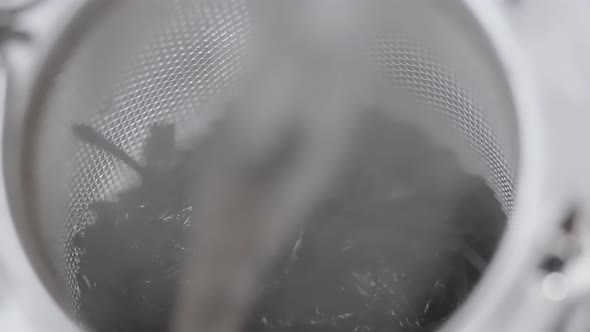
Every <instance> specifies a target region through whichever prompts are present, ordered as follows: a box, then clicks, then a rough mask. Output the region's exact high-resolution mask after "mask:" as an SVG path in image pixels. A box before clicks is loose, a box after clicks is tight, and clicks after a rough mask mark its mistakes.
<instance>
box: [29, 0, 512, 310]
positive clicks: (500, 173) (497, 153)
mask: <svg viewBox="0 0 590 332" xmlns="http://www.w3.org/2000/svg"><path fill="white" fill-rule="evenodd" d="M105 6H106V7H107V9H105V10H103V11H102V13H101V14H100V19H97V20H95V23H94V24H93V25H91V26H90V27H89V28H88V29H87V31H86V32H85V34H84V35H83V36H82V38H80V40H79V42H77V43H76V46H75V47H74V48H72V50H71V52H70V53H69V54H68V56H67V58H66V59H65V60H64V61H63V66H61V67H60V68H59V72H58V74H56V75H55V76H54V77H53V79H52V82H51V88H50V90H49V93H48V94H47V95H46V96H45V99H44V100H45V102H44V103H43V106H42V108H43V112H44V113H43V114H44V115H43V117H42V121H40V122H39V123H38V127H37V128H38V132H37V133H35V146H36V147H35V150H34V151H32V152H31V153H32V155H33V156H34V158H35V160H36V163H35V164H34V165H31V166H30V167H32V169H33V173H32V174H33V175H34V176H33V183H34V188H33V189H34V192H33V193H32V194H33V195H35V196H36V197H37V200H36V201H35V202H36V203H37V206H33V207H31V208H33V209H36V210H37V211H39V213H38V215H39V216H43V218H41V219H40V220H36V221H34V222H35V227H37V228H38V229H39V234H41V238H42V239H41V240H42V242H43V244H42V245H43V246H44V247H45V248H46V252H47V254H48V256H49V263H48V265H49V266H50V267H51V269H52V270H53V271H55V273H56V275H58V276H59V277H58V279H63V280H64V282H63V284H61V285H60V286H61V287H63V289H62V291H61V294H63V296H64V299H66V300H65V303H72V304H73V306H74V309H75V308H76V307H77V303H78V300H79V295H80V293H79V285H78V283H77V281H76V277H75V275H76V272H77V266H78V262H79V252H78V251H77V250H76V248H75V247H74V246H73V245H72V239H73V237H74V235H75V234H77V233H78V232H80V231H81V230H83V229H84V228H85V227H86V226H87V225H89V224H91V223H92V222H93V220H94V215H93V213H92V212H91V211H90V209H89V205H90V204H91V203H92V202H93V201H95V200H97V199H109V198H114V196H115V195H116V194H117V192H118V191H120V190H122V189H124V188H126V187H128V186H129V185H130V184H133V183H136V182H137V181H138V178H137V176H136V174H134V172H132V171H131V170H130V169H128V167H127V166H125V165H124V164H123V163H121V162H120V161H118V160H117V159H116V158H114V157H113V156H111V155H109V154H107V153H104V152H102V151H100V150H98V149H96V148H94V147H91V146H88V145H84V144H80V143H79V142H77V141H76V140H74V138H73V136H72V135H71V131H70V127H71V125H72V124H74V123H86V124H90V125H92V126H93V127H94V128H96V129H97V130H98V131H100V132H102V133H104V135H105V136H106V137H107V138H109V139H110V140H112V141H113V142H114V143H116V144H117V145H118V146H120V147H121V148H122V149H123V150H125V151H127V152H128V153H129V154H130V155H131V156H132V157H134V158H136V159H140V158H141V157H142V156H141V150H142V148H143V142H144V141H145V138H146V136H147V134H148V129H149V127H150V126H151V125H152V124H154V123H159V122H167V123H175V124H176V125H177V129H178V133H177V134H178V135H177V136H178V137H177V141H178V142H179V144H182V142H184V141H185V139H186V138H187V137H190V136H191V135H193V134H194V132H195V128H197V127H198V128H205V127H207V124H208V123H209V122H210V121H211V120H212V119H214V118H215V117H216V116H217V115H216V114H212V113H211V112H210V111H208V109H209V108H208V107H207V105H208V103H209V102H210V101H212V100H214V99H215V98H217V97H219V96H220V95H222V94H223V93H224V91H225V89H227V88H228V87H229V86H230V85H231V84H232V83H233V82H234V81H236V80H238V79H239V77H240V73H241V72H240V70H241V62H240V61H241V59H242V58H243V55H244V54H245V52H246V47H245V39H246V36H247V34H248V31H249V14H248V7H247V4H246V1H245V0H222V1H213V0H211V1H196V0H195V1H191V0H175V1H169V2H165V3H164V2H162V1H156V0H149V1H145V0H142V1H134V0H127V1H120V2H117V3H114V2H113V3H111V4H108V5H105ZM390 7H391V21H390V25H385V26H383V27H381V28H382V30H383V31H382V33H381V34H379V35H377V36H376V37H375V40H374V41H373V42H372V43H371V47H370V51H371V54H372V57H373V59H374V62H375V64H377V67H378V68H380V70H381V71H382V73H383V74H384V75H383V77H384V78H385V80H384V81H385V82H386V84H383V85H382V91H380V92H379V93H378V94H379V99H380V100H381V101H382V103H383V104H385V106H387V105H388V103H392V102H394V101H392V100H391V98H392V97H391V96H392V95H397V94H403V95H404V96H406V100H408V107H406V109H407V112H404V114H399V116H400V118H403V119H404V121H407V122H410V123H413V124H415V125H418V126H419V127H421V128H423V129H425V131H426V132H427V133H428V134H429V135H431V136H432V137H433V138H435V139H437V140H439V141H442V142H444V143H445V145H448V146H450V147H451V148H452V149H453V150H454V151H456V152H457V154H458V157H459V159H460V162H461V163H462V164H463V166H464V167H465V168H466V169H468V170H469V172H471V173H476V174H480V175H482V176H483V177H484V178H485V179H486V180H487V181H488V182H489V184H490V186H491V187H492V188H493V189H494V191H495V193H496V195H497V198H498V200H499V201H500V202H501V204H502V207H503V209H504V210H505V212H507V213H510V211H511V209H512V206H513V202H514V183H515V179H516V176H517V174H515V173H514V171H513V170H515V169H517V166H518V153H519V151H518V144H517V132H516V120H515V113H514V110H513V105H512V101H511V99H510V93H509V90H508V87H507V84H506V82H505V81H504V77H503V76H502V74H501V71H500V69H499V65H498V63H497V61H496V59H495V57H494V54H493V52H491V48H490V47H489V45H487V44H486V39H485V38H484V37H483V33H482V32H481V31H480V28H479V27H478V26H477V25H476V24H475V23H474V21H473V20H472V18H471V17H470V15H469V12H468V11H467V10H466V9H465V8H463V7H462V5H461V4H460V3H459V1H447V2H445V3H444V4H443V3H440V2H439V1H415V2H413V3H412V4H408V3H406V2H404V1H393V2H392V3H391V4H390ZM424 22H428V24H425V23H424ZM468 27H469V28H468ZM97 68H100V70H97ZM441 119H443V120H444V121H440V120H441ZM198 128H197V129H198ZM47 170H51V171H50V173H48V171H47ZM64 184H67V185H64ZM58 293H60V292H58ZM68 298H69V299H71V301H69V300H67V299H68Z"/></svg>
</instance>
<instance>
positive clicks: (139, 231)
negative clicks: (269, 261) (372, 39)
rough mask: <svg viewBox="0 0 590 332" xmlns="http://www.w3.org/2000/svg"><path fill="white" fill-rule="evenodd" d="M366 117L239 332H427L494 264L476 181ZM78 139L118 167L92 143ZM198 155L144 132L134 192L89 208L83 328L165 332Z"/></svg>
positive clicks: (156, 131) (490, 203)
mask: <svg viewBox="0 0 590 332" xmlns="http://www.w3.org/2000/svg"><path fill="white" fill-rule="evenodd" d="M368 114H370V115H368V116H367V117H366V119H365V123H364V125H363V126H362V128H363V129H362V130H360V131H359V133H358V139H357V140H356V142H357V143H356V145H355V146H354V149H353V151H354V152H353V153H352V154H351V156H350V158H349V159H348V162H347V163H346V164H345V165H344V166H343V167H342V173H341V174H340V177H339V181H337V182H336V185H335V186H334V187H333V188H331V190H330V191H329V192H328V194H327V195H325V197H324V198H323V199H322V200H321V201H320V202H318V204H317V207H316V208H315V209H314V210H313V211H312V213H311V214H310V215H309V216H308V218H307V220H306V221H305V223H304V224H303V225H302V227H301V229H300V230H299V232H298V233H297V234H295V236H294V238H293V239H292V241H291V242H290V243H289V244H287V245H286V246H285V248H284V250H283V252H282V253H280V254H279V255H278V257H277V261H276V263H275V264H274V266H273V269H272V270H271V271H270V273H269V274H268V275H267V277H266V278H265V280H264V282H263V284H262V288H261V290H260V292H259V295H258V298H257V301H256V303H255V306H254V307H253V310H252V312H251V314H250V315H249V317H248V320H247V321H246V323H245V325H244V330H246V331H252V332H255V331H256V332H258V331H334V332H337V331H338V332H340V331H356V332H369V331H433V330H435V329H437V328H438V327H439V326H440V324H442V323H443V322H444V321H445V320H446V319H447V318H448V317H449V316H450V315H451V314H452V313H453V312H454V311H455V310H456V309H457V307H458V306H459V305H460V304H461V303H462V302H463V301H464V300H465V298H466V296H467V295H468V294H469V292H470V291H471V289H472V288H473V286H474V285H475V284H476V283H477V281H478V280H479V277H480V275H481V274H482V272H483V270H484V269H485V267H486V265H487V264H488V262H489V261H490V259H491V257H492V256H493V253H494V251H495V247H496V245H497V243H498V241H499V239H500V237H501V235H502V233H503V228H504V224H505V221H506V216H505V214H504V213H503V212H502V209H501V207H500V204H499V203H498V201H497V200H496V198H495V197H494V194H493V191H492V190H491V189H490V188H489V187H488V186H487V185H486V183H485V181H484V180H483V179H482V178H480V177H477V176H474V175H470V174H468V173H466V172H464V171H463V170H462V169H461V167H460V166H459V164H458V161H457V158H456V156H455V155H454V153H453V152H452V151H450V150H448V149H446V148H443V147H440V146H437V145H435V144H433V143H432V142H430V141H429V140H428V138H427V137H426V136H425V135H424V134H423V133H422V132H421V131H420V130H418V129H417V128H414V127H411V126H407V125H402V124H399V123H396V122H394V121H392V120H391V119H390V118H389V117H388V116H386V115H385V114H384V113H382V112H380V111H374V112H369V113H368ZM87 129H88V128H87ZM88 137H93V139H94V140H95V141H92V139H88ZM81 138H82V139H85V141H87V142H88V143H91V144H94V145H96V146H99V147H101V148H103V149H106V150H107V151H110V153H111V154H113V155H114V156H118V155H120V154H121V151H120V150H119V149H118V148H117V147H116V146H115V145H114V144H105V142H104V138H101V136H100V135H99V134H97V133H95V135H87V137H86V138H84V137H81ZM100 140H103V142H98V141H100ZM107 143H108V142H107ZM115 150H118V151H115ZM194 150H195V151H179V150H178V149H176V147H175V144H174V126H173V125H168V124H156V125H154V126H153V127H152V128H151V130H150V137H149V138H148V140H147V142H146V144H145V148H144V160H145V165H144V166H140V167H141V169H140V170H138V172H139V173H140V175H141V176H142V181H141V183H140V185H138V186H136V187H134V188H130V189H128V190H127V191H124V192H121V193H119V194H118V200H116V201H113V202H104V201H99V202H95V203H94V204H93V206H92V209H93V211H94V212H96V216H97V218H96V222H95V223H94V224H93V225H92V226H89V227H87V228H86V229H84V230H83V232H81V233H79V234H78V235H77V236H76V238H75V246H76V247H78V248H79V249H80V250H81V251H82V254H81V255H80V264H79V271H78V274H77V279H78V284H79V285H80V292H81V298H80V308H79V312H78V313H79V316H80V318H81V320H82V321H83V323H84V324H85V325H87V326H88V327H91V328H94V329H96V330H97V331H98V332H115V331H116V332H135V331H145V332H151V331H154V332H164V331H168V327H169V325H170V323H171V319H172V310H173V304H174V302H175V294H176V291H177V289H178V288H179V287H182V286H183V285H186V284H187V280H182V279H181V277H182V274H181V269H182V267H183V265H184V262H183V261H184V259H185V258H186V255H187V253H188V250H190V247H191V245H190V243H189V234H190V232H188V230H189V228H190V225H191V220H190V217H191V210H192V206H191V205H190V203H189V202H190V200H189V199H188V197H187V193H188V192H189V191H190V188H187V183H190V181H186V178H184V175H183V174H184V173H183V172H182V171H181V169H185V168H186V165H183V160H189V159H191V160H193V159H194V158H186V157H187V156H188V155H191V154H194V153H198V151H199V149H198V148H196V149H194ZM120 159H130V158H128V157H127V158H125V157H124V158H120ZM127 162H128V163H129V161H127ZM131 163H133V162H131ZM138 164H139V163H138ZM134 168H137V167H134Z"/></svg>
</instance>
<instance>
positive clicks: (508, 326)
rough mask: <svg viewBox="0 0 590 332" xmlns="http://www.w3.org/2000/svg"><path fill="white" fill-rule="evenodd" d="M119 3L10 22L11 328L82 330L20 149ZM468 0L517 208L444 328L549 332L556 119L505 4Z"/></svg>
mask: <svg viewBox="0 0 590 332" xmlns="http://www.w3.org/2000/svg"><path fill="white" fill-rule="evenodd" d="M113 2H114V1H112V0H111V1H102V2H95V1H87V0H68V1H53V2H52V1H45V2H41V3H39V4H38V5H37V6H36V7H33V8H30V9H29V10H28V11H27V12H26V13H24V14H23V15H20V16H19V17H17V18H15V20H14V21H13V22H11V28H14V29H16V30H17V31H22V32H26V33H28V34H29V39H26V40H25V39H8V40H6V41H4V45H3V46H4V51H5V59H4V60H5V61H4V62H5V67H6V68H5V69H6V73H5V76H6V80H5V82H4V84H5V87H6V91H7V92H6V103H5V105H4V106H5V108H6V109H5V111H4V112H3V117H2V121H3V123H2V128H3V129H2V144H1V146H2V157H3V163H2V167H3V177H2V179H1V180H0V181H3V182H2V183H0V195H1V197H0V213H1V215H0V227H1V229H2V232H0V249H1V250H0V326H2V327H3V328H5V327H6V329H8V328H13V329H16V330H19V331H41V330H51V331H54V330H55V331H78V328H77V327H76V325H75V324H74V323H73V322H72V321H71V320H70V319H69V318H68V316H67V315H66V314H65V313H64V312H63V311H62V310H61V309H60V307H59V306H58V305H57V303H56V301H55V299H54V298H53V297H52V294H49V292H48V290H47V287H45V285H44V283H47V282H48V281H47V280H50V279H48V278H49V275H50V273H48V271H43V270H42V268H40V266H41V265H42V264H36V263H37V260H39V259H41V257H39V256H38V255H39V253H34V248H32V247H29V245H30V243H32V241H31V240H32V239H31V238H29V236H28V235H27V232H26V230H24V229H22V227H25V225H24V224H25V223H22V222H18V221H19V220H24V218H26V217H27V216H29V214H28V213H27V211H26V210H25V205H24V204H23V202H24V199H25V198H26V196H25V194H26V193H25V192H24V189H23V181H25V182H26V181H27V178H26V177H27V173H26V168H25V167H23V165H24V164H23V162H25V160H26V159H24V158H23V156H22V155H23V153H22V147H23V146H24V144H25V143H26V139H27V138H26V135H25V134H26V133H27V132H28V131H29V130H30V129H31V128H30V125H31V123H32V122H33V121H32V119H33V117H34V116H38V115H36V114H34V113H35V112H33V110H34V109H35V105H38V103H39V100H40V99H42V94H43V88H44V87H45V86H46V84H47V82H46V79H47V73H48V72H51V71H52V70H55V67H58V64H59V59H60V55H63V54H64V52H67V51H68V49H69V48H70V47H71V46H72V43H75V42H74V41H75V40H76V39H77V38H79V37H80V36H82V35H83V31H84V28H85V27H87V26H88V25H89V22H91V21H92V20H91V19H89V18H92V17H94V18H96V17H97V16H98V15H95V14H96V12H97V10H100V8H102V7H108V5H109V4H112V3H113ZM98 3H100V4H98ZM465 3H466V5H467V7H468V8H469V9H470V10H471V12H472V13H473V15H474V16H475V17H476V18H477V20H478V21H479V22H480V24H481V25H482V27H483V29H484V30H485V31H486V32H487V34H488V37H489V41H490V43H491V44H492V45H493V47H494V49H495V50H496V52H497V54H496V55H497V56H498V58H499V60H500V62H501V63H502V65H503V66H504V72H505V75H506V76H507V77H508V82H509V85H510V88H511V90H512V93H513V99H514V103H515V104H516V106H517V107H516V109H517V110H518V112H517V117H518V129H519V130H518V131H519V134H520V139H519V140H520V145H521V147H522V148H521V156H520V162H519V168H520V169H519V170H518V174H520V177H519V179H518V186H517V188H518V189H517V191H518V192H517V196H516V197H517V204H516V206H517V208H516V210H515V212H514V215H513V216H512V220H513V221H512V222H511V226H510V229H509V231H508V232H507V235H506V236H505V238H504V239H503V243H502V245H501V248H500V250H499V252H498V254H497V256H496V258H495V259H494V262H493V264H492V267H491V268H490V269H489V271H488V272H487V273H486V275H485V276H484V280H483V281H482V282H481V283H480V284H479V286H478V287H477V289H476V291H475V292H474V294H473V295H472V296H471V297H470V299H469V300H468V302H467V304H466V305H465V306H463V308H461V309H460V310H459V311H458V312H457V313H456V314H455V315H454V317H453V318H452V319H451V321H450V322H449V323H448V325H447V327H446V328H445V330H448V331H466V332H469V331H499V330H502V331H517V330H518V331H522V330H536V331H542V330H541V329H540V328H528V326H527V325H523V324H529V323H531V324H530V326H531V327H535V326H536V327H544V326H545V325H540V324H541V323H550V322H551V323H552V322H554V321H555V320H557V318H558V317H557V315H559V313H561V308H563V307H564V306H565V303H564V302H559V301H550V300H548V299H547V298H546V297H543V296H542V292H541V291H540V288H539V289H536V288H535V287H537V286H539V285H540V284H541V282H542V281H543V277H544V275H542V274H540V273H538V272H537V265H538V264H537V261H539V260H541V259H543V258H544V257H545V255H546V254H547V253H551V250H552V249H554V248H553V247H554V246H552V245H551V244H552V243H554V242H555V239H556V237H557V236H558V235H559V233H560V225H561V223H562V219H563V218H564V216H568V215H569V214H568V212H570V210H569V209H571V208H572V206H571V205H569V203H571V200H570V198H573V195H570V196H568V195H566V194H562V192H558V193H557V194H555V195H553V196H552V197H550V200H548V198H547V197H546V195H545V193H546V192H547V191H548V190H550V187H549V184H548V183H551V181H548V180H547V179H550V178H551V177H552V173H551V172H550V170H551V167H550V165H551V158H550V157H551V156H550V152H549V151H548V149H546V146H547V144H548V141H547V136H546V135H544V134H545V133H546V131H545V129H546V126H547V125H548V124H547V123H546V122H547V121H546V120H544V119H543V117H542V116H541V115H542V114H544V113H542V112H543V111H544V110H543V107H542V105H541V103H540V101H541V98H540V97H539V90H540V88H539V86H538V85H537V82H535V80H534V74H533V72H532V71H533V68H532V67H531V66H529V63H528V60H527V58H526V56H527V55H525V54H526V49H521V44H522V43H520V42H521V41H522V40H519V39H518V38H516V37H515V36H514V35H513V34H512V33H511V31H510V30H509V27H508V24H509V22H508V20H507V19H506V13H505V12H502V10H503V9H502V8H500V7H501V4H500V3H501V2H499V1H493V0H465ZM1 10H2V9H1V8H0V11H1ZM564 22H565V21H564ZM0 28H2V27H0ZM556 93H558V92H556ZM23 243H27V244H26V245H23ZM49 282H51V281H49ZM531 285H532V286H531ZM539 287H540V286H539ZM538 294H541V296H538ZM533 321H534V322H533ZM3 324H7V325H6V326H3ZM11 324H12V325H11ZM535 324H537V325H535ZM550 331H551V330H550Z"/></svg>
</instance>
